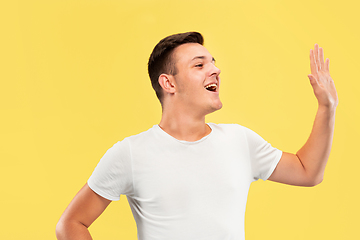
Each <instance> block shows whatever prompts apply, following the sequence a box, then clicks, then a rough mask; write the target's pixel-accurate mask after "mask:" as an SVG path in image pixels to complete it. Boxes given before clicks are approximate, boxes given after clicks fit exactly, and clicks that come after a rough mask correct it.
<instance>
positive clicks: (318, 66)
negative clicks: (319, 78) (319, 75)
mask: <svg viewBox="0 0 360 240" xmlns="http://www.w3.org/2000/svg"><path fill="white" fill-rule="evenodd" d="M314 52H315V62H316V66H317V70H320V64H319V62H320V61H319V45H318V44H317V43H316V44H315V47H314Z"/></svg>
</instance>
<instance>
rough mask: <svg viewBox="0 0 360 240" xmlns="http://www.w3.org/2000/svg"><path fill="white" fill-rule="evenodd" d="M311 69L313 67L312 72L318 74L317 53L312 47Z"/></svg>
mask: <svg viewBox="0 0 360 240" xmlns="http://www.w3.org/2000/svg"><path fill="white" fill-rule="evenodd" d="M310 69H311V74H313V75H317V72H318V71H317V66H316V62H315V55H314V51H313V50H312V49H310Z"/></svg>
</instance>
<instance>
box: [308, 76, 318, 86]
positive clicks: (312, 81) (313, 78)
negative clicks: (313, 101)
mask: <svg viewBox="0 0 360 240" xmlns="http://www.w3.org/2000/svg"><path fill="white" fill-rule="evenodd" d="M308 78H309V80H310V84H311V86H312V87H313V88H316V87H317V85H318V82H317V80H316V78H315V77H314V76H313V75H312V74H309V75H308Z"/></svg>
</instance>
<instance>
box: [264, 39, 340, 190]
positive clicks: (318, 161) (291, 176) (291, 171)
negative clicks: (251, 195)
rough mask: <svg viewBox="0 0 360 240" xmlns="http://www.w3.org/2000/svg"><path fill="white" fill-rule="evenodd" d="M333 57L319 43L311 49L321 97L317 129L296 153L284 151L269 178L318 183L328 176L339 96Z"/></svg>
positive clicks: (316, 91) (313, 74)
mask: <svg viewBox="0 0 360 240" xmlns="http://www.w3.org/2000/svg"><path fill="white" fill-rule="evenodd" d="M329 63H330V62H329V59H326V61H325V62H324V52H323V49H322V48H319V46H318V45H317V44H315V48H314V50H310V68H311V74H309V75H308V77H309V79H310V83H311V86H312V87H313V90H314V94H315V96H316V98H317V100H318V111H317V113H316V117H315V121H314V125H313V129H312V131H311V134H310V136H309V138H308V140H307V141H306V143H305V145H304V146H303V147H302V148H301V149H300V150H299V151H298V152H297V153H296V155H295V154H291V153H284V154H283V156H282V157H281V159H280V162H279V164H278V166H277V167H276V169H275V170H274V172H273V174H272V175H271V176H270V178H269V180H271V181H275V182H281V183H285V184H291V185H300V186H314V185H317V184H319V183H320V182H321V181H322V179H323V176H324V171H325V166H326V163H327V160H328V158H329V155H330V150H331V145H332V139H333V134H334V125H335V110H336V107H337V105H338V97H337V92H336V89H335V85H334V81H333V80H332V78H331V76H330V72H329Z"/></svg>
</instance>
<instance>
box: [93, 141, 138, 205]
mask: <svg viewBox="0 0 360 240" xmlns="http://www.w3.org/2000/svg"><path fill="white" fill-rule="evenodd" d="M88 185H89V187H90V188H91V189H92V190H93V191H94V192H96V193H97V194H99V195H100V196H102V197H104V198H106V199H109V200H112V201H117V200H119V199H120V195H121V194H124V195H127V194H130V193H132V191H133V183H132V167H131V154H130V148H129V144H128V142H127V140H126V139H124V140H123V141H121V142H117V143H115V144H114V145H113V146H112V147H111V148H110V149H109V150H107V151H106V153H105V154H104V156H103V157H102V158H101V159H100V162H99V163H98V165H97V166H96V168H95V170H94V171H93V173H92V175H91V176H90V178H89V180H88Z"/></svg>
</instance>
